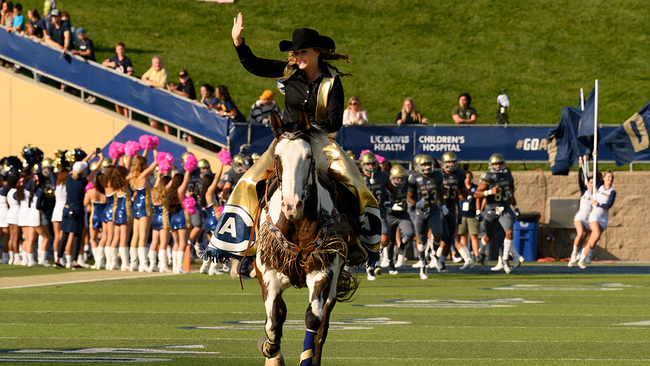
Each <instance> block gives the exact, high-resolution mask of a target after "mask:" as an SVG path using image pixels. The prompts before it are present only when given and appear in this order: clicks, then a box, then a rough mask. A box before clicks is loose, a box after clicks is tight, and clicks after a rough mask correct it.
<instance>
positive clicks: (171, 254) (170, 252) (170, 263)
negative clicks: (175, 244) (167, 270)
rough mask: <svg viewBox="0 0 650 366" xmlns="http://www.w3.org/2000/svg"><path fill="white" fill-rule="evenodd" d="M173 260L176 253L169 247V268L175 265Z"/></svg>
mask: <svg viewBox="0 0 650 366" xmlns="http://www.w3.org/2000/svg"><path fill="white" fill-rule="evenodd" d="M173 259H174V252H172V248H171V247H167V265H168V266H171V265H173V263H174V261H173Z"/></svg>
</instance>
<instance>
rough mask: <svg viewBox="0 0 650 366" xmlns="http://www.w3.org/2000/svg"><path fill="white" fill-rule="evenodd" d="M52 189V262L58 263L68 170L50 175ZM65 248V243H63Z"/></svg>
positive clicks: (66, 194)
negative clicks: (53, 198)
mask: <svg viewBox="0 0 650 366" xmlns="http://www.w3.org/2000/svg"><path fill="white" fill-rule="evenodd" d="M51 177H52V178H53V182H52V183H53V184H54V186H55V189H54V197H55V199H56V203H55V204H54V210H52V230H53V232H54V240H53V241H52V250H53V251H54V261H55V262H57V261H58V253H59V244H60V243H61V235H63V232H62V231H61V220H62V219H63V208H64V207H65V201H66V199H67V197H68V193H67V191H66V190H65V182H66V180H67V179H68V170H67V168H62V169H61V171H59V173H58V174H52V175H51ZM54 178H55V179H56V180H54ZM63 245H64V246H65V245H66V243H63Z"/></svg>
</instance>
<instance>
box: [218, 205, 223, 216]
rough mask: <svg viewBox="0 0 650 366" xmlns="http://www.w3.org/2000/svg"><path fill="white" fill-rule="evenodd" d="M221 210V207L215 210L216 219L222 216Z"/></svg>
mask: <svg viewBox="0 0 650 366" xmlns="http://www.w3.org/2000/svg"><path fill="white" fill-rule="evenodd" d="M223 208H224V207H223V206H219V208H218V209H217V217H221V215H223Z"/></svg>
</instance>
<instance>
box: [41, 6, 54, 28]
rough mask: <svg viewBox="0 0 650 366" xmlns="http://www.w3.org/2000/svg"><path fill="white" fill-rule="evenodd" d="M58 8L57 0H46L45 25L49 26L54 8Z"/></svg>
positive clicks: (44, 7) (44, 9) (44, 8)
mask: <svg viewBox="0 0 650 366" xmlns="http://www.w3.org/2000/svg"><path fill="white" fill-rule="evenodd" d="M54 9H56V0H45V3H44V4H43V19H44V20H45V26H46V27H49V24H50V17H51V16H52V10H54Z"/></svg>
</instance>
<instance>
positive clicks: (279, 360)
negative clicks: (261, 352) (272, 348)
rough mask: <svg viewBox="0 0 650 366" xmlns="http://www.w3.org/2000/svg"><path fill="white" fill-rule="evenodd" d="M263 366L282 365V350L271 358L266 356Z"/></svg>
mask: <svg viewBox="0 0 650 366" xmlns="http://www.w3.org/2000/svg"><path fill="white" fill-rule="evenodd" d="M264 366H284V356H282V351H280V352H279V353H278V355H277V356H275V357H273V358H267V359H266V362H265V363H264Z"/></svg>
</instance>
